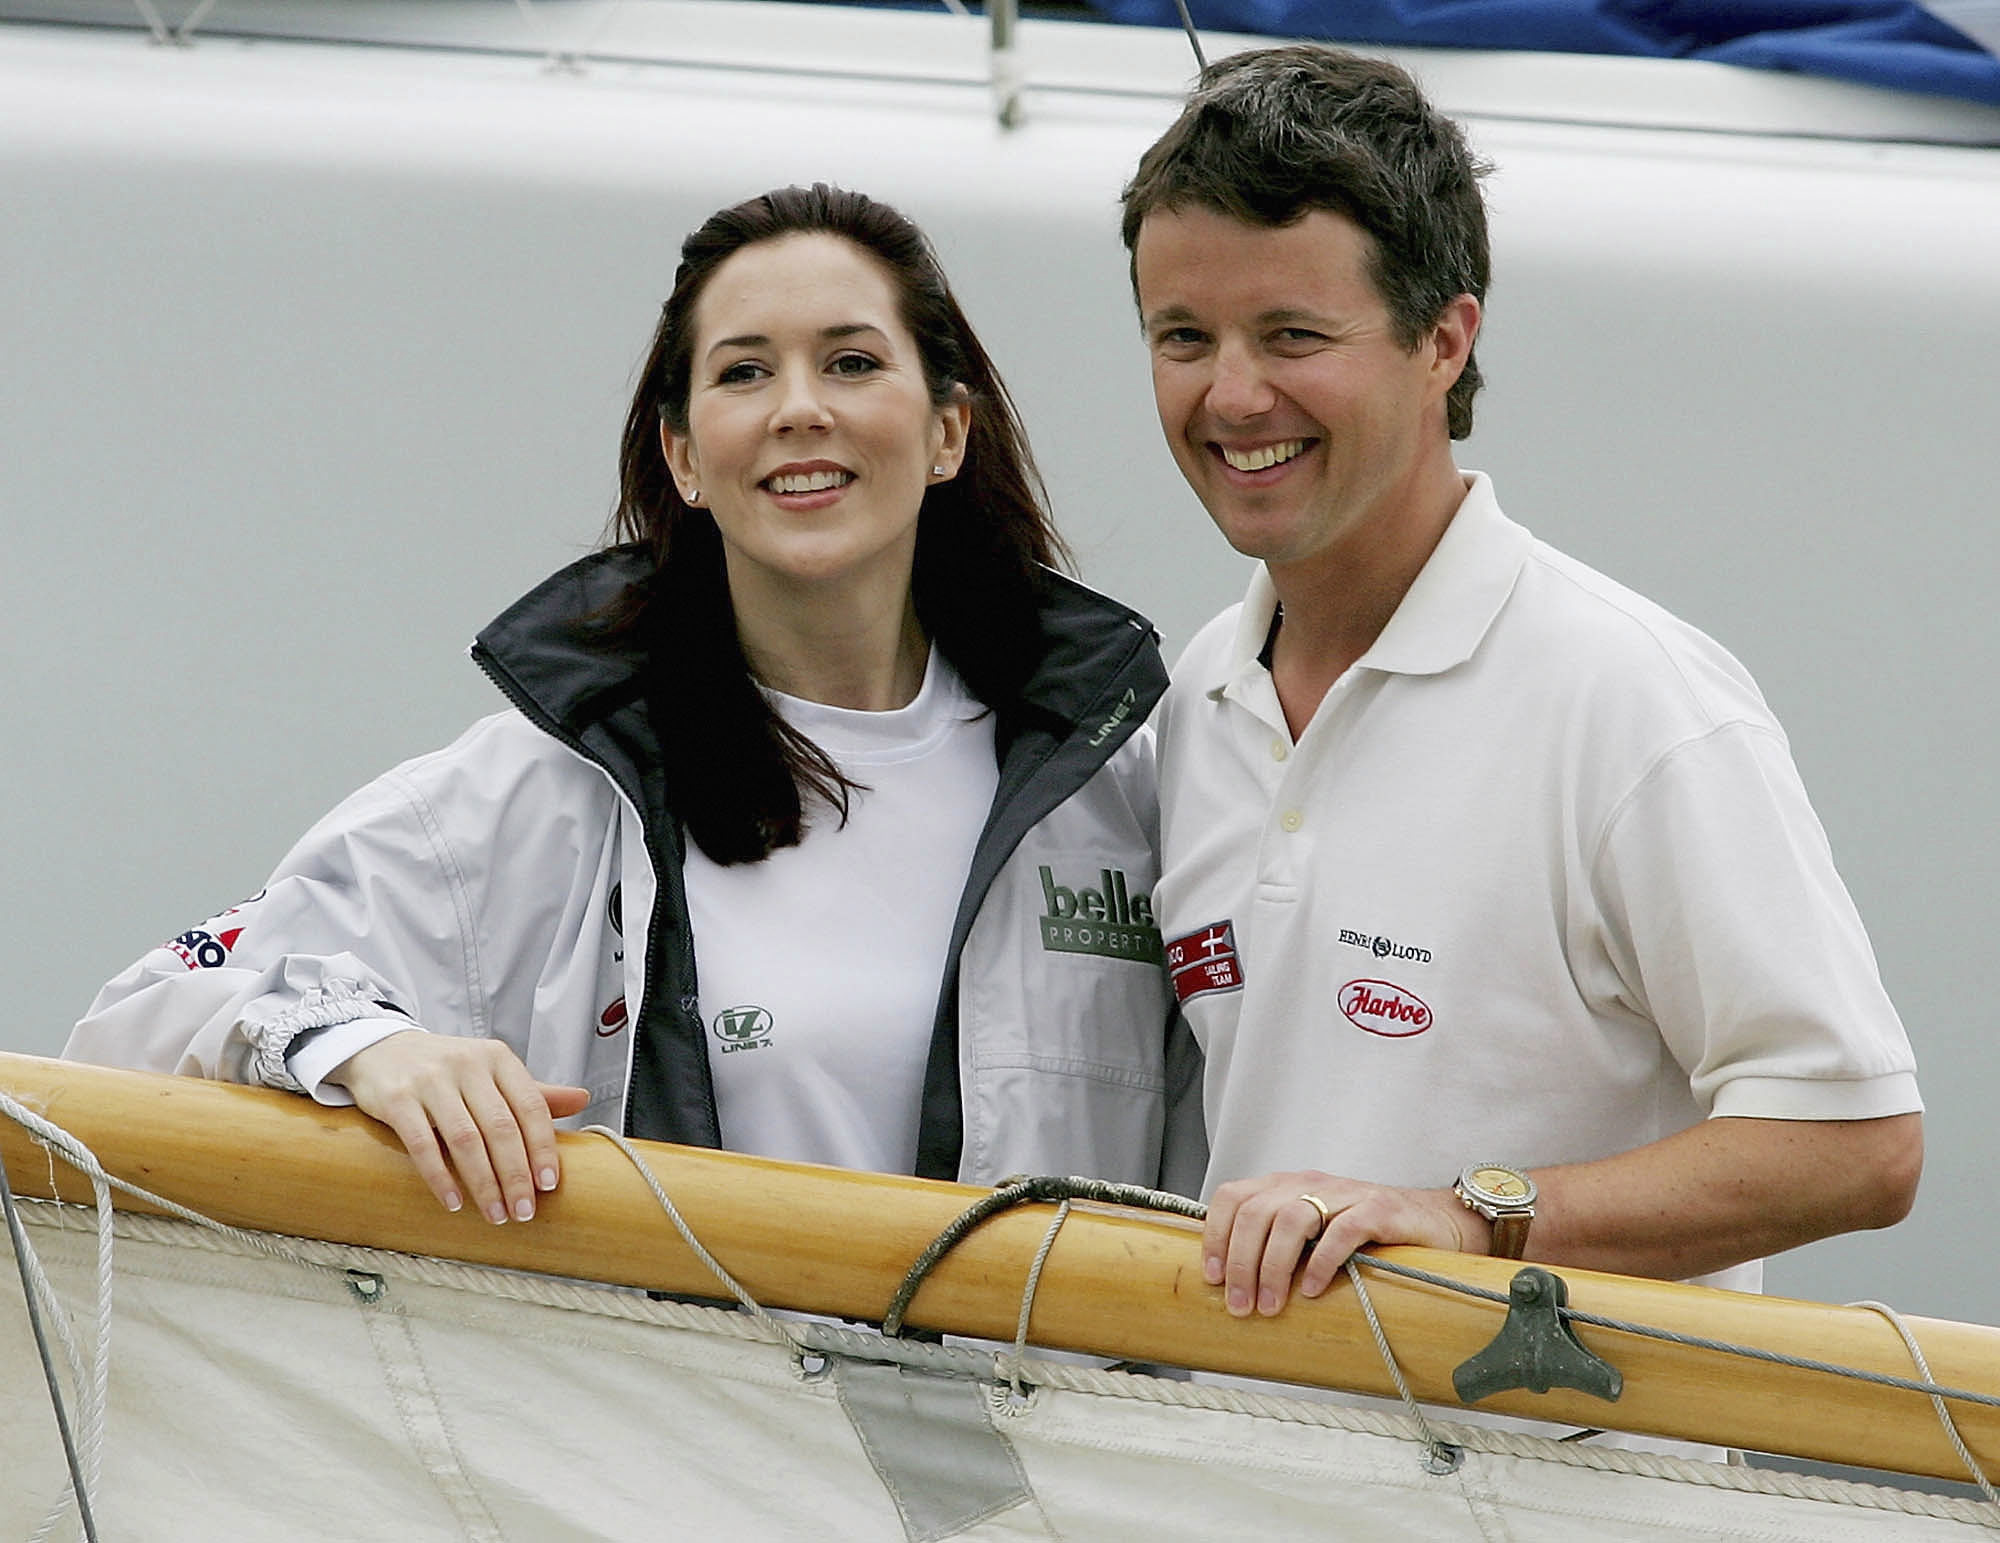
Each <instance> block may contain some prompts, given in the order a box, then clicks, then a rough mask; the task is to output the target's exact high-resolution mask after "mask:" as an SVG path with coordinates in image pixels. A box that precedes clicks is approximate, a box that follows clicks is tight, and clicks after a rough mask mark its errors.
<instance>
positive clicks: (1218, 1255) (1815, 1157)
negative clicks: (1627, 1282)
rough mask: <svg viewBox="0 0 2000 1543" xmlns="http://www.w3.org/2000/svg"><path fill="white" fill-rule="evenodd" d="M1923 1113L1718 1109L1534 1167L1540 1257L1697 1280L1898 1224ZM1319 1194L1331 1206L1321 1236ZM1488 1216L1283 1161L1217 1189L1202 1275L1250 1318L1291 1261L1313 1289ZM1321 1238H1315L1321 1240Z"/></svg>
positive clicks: (1452, 1236)
mask: <svg viewBox="0 0 2000 1543" xmlns="http://www.w3.org/2000/svg"><path fill="white" fill-rule="evenodd" d="M1923 1164H1924V1130H1923V1116H1922V1115H1919V1114H1895V1115H1884V1116H1882V1117H1881V1118H1878V1119H1870V1120H1769V1119H1751V1118H1749V1117H1747V1116H1732V1115H1721V1116H1717V1117H1715V1118H1712V1119H1707V1120H1703V1121H1702V1122H1701V1123H1700V1124H1699V1125H1693V1126H1690V1127H1688V1129H1686V1130H1684V1131H1678V1132H1676V1133H1675V1134H1674V1135H1671V1136H1666V1137H1663V1138H1661V1139H1660V1140H1658V1141H1653V1142H1648V1143H1647V1144H1646V1145H1645V1146H1642V1147H1634V1148H1633V1149H1632V1150H1631V1151H1629V1152H1620V1153H1619V1154H1618V1155H1617V1156H1615V1157H1604V1158H1599V1159H1597V1160H1596V1161H1594V1162H1587V1163H1569V1164H1560V1165H1558V1166H1555V1167H1550V1168H1544V1167H1541V1166H1537V1167H1535V1168H1534V1169H1533V1170H1532V1173H1531V1177H1532V1178H1533V1179H1534V1181H1535V1184H1536V1187H1537V1188H1538V1189H1539V1190H1540V1191H1541V1197H1540V1199H1539V1200H1538V1201H1537V1203H1536V1207H1535V1213H1536V1214H1535V1225H1534V1230H1533V1231H1532V1232H1531V1233H1530V1234H1529V1238H1528V1257H1530V1258H1532V1259H1538V1260H1541V1261H1543V1262H1544V1263H1554V1264H1567V1265H1574V1266H1576V1267H1578V1268H1579V1269H1586V1270H1610V1271H1614V1272H1616V1273H1617V1274H1620V1275H1646V1276H1651V1277H1653V1278H1654V1279H1656V1280H1686V1279H1688V1278H1689V1277H1690V1276H1695V1275H1706V1274H1708V1273H1709V1272H1710V1271H1712V1270H1722V1269H1727V1268H1728V1267H1729V1266H1731V1265H1735V1264H1740V1263H1742V1262H1743V1261H1744V1260H1746V1259H1762V1258H1764V1257H1765V1256H1767V1255H1770V1254H1775V1253H1780V1252H1782V1251H1783V1250H1785V1249H1788V1248H1796V1247H1798V1245H1799V1244H1801V1243H1810V1242H1812V1241H1813V1240H1814V1239H1815V1238H1824V1237H1831V1236H1832V1235H1833V1234H1835V1233H1838V1232H1852V1231H1854V1230H1856V1229H1857V1228H1862V1227H1887V1226H1891V1225H1893V1224H1894V1223H1896V1222H1898V1221H1900V1220H1902V1218H1903V1217H1904V1215H1905V1214H1907V1213H1908V1211H1909V1209H1910V1202H1911V1201H1912V1199H1914V1198H1915V1195H1916V1189H1917V1177H1918V1175H1919V1174H1920V1173H1921V1172H1922V1171H1923ZM1306 1195H1312V1196H1314V1197H1315V1198H1316V1199H1317V1200H1318V1201H1319V1203H1320V1204H1321V1205H1324V1206H1325V1207H1326V1209H1327V1213H1328V1220H1327V1223H1326V1229H1325V1231H1324V1232H1320V1231H1319V1230H1318V1229H1319V1226H1320V1217H1319V1211H1318V1208H1317V1207H1316V1206H1314V1204H1313V1203H1312V1202H1311V1201H1309V1200H1306V1199H1304V1198H1303V1197H1304V1196H1306ZM1492 1232H1493V1229H1492V1225H1491V1223H1489V1222H1487V1221H1486V1219H1485V1218H1484V1217H1481V1216H1478V1215H1476V1214H1475V1213H1474V1212H1472V1211H1469V1210H1467V1209H1466V1207H1465V1205H1464V1203H1463V1202H1461V1201H1460V1200H1459V1198H1458V1196H1457V1195H1455V1194H1453V1193H1452V1191H1450V1190H1449V1189H1392V1188H1390V1187H1388V1186H1387V1185H1381V1184H1361V1183H1357V1182H1356V1181H1354V1180H1352V1179H1342V1178H1337V1177H1335V1176H1334V1175H1332V1174H1326V1173H1317V1172H1306V1173H1274V1174H1270V1175H1268V1176H1266V1177H1264V1178H1261V1179H1238V1180H1236V1181H1234V1182H1232V1183H1229V1184H1224V1185H1223V1186H1222V1187H1221V1188H1220V1189H1218V1190H1216V1192H1215V1198H1214V1199H1213V1200H1211V1201H1210V1202H1209V1207H1208V1226H1207V1229H1206V1230H1205V1231H1204V1232H1203V1234H1202V1274H1203V1275H1204V1276H1205V1277H1206V1278H1207V1280H1208V1283H1209V1284H1210V1285H1211V1286H1223V1287H1225V1298H1224V1300H1225V1302H1226V1304H1227V1306H1228V1308H1229V1310H1230V1312H1232V1313H1235V1314H1237V1315H1238V1316H1239V1317H1241V1316H1243V1315H1245V1314H1247V1313H1249V1312H1251V1311H1252V1310H1253V1308H1254V1310H1255V1311H1257V1312H1260V1313H1275V1312H1276V1311H1277V1310H1278V1309H1279V1308H1280V1307H1282V1306H1284V1303H1285V1296H1286V1293H1287V1291H1288V1290H1289V1288H1290V1286H1291V1280H1292V1272H1293V1270H1294V1269H1296V1268H1297V1266H1298V1262H1299V1257H1300V1255H1301V1253H1302V1252H1303V1251H1304V1250H1305V1248H1306V1245H1307V1244H1308V1243H1312V1244H1313V1249H1312V1254H1311V1257H1310V1258H1308V1259H1307V1261H1306V1267H1305V1271H1304V1274H1303V1275H1302V1276H1301V1278H1300V1281H1299V1290H1300V1292H1301V1293H1302V1294H1303V1295H1305V1296H1309V1297H1316V1296H1318V1295H1319V1294H1320V1293H1321V1292H1323V1291H1324V1290H1326V1288H1327V1287H1328V1286H1329V1285H1330V1284H1331V1283H1332V1281H1333V1277H1334V1275H1335V1274H1336V1273H1337V1272H1338V1271H1339V1269H1340V1267H1341V1265H1342V1264H1344V1263H1345V1262H1346V1260H1347V1256H1348V1255H1349V1254H1351V1253H1353V1252H1354V1250H1355V1249H1357V1248H1361V1247H1364V1246H1366V1245H1367V1244H1370V1243H1383V1244H1389V1243H1415V1244H1420V1245H1422V1246H1424V1247H1427V1248H1449V1249H1457V1250H1458V1251H1459V1252H1461V1253H1469V1254H1484V1253H1486V1252H1488V1250H1489V1249H1490V1248H1491V1247H1492ZM1315 1239H1317V1241H1316V1242H1315V1241H1314V1240H1315Z"/></svg>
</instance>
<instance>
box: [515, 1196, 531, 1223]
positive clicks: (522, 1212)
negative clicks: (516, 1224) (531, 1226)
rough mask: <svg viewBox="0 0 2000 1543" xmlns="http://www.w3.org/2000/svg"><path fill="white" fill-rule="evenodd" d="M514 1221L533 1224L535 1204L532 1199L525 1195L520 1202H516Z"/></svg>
mask: <svg viewBox="0 0 2000 1543" xmlns="http://www.w3.org/2000/svg"><path fill="white" fill-rule="evenodd" d="M514 1219H515V1220H516V1221H523V1222H531V1221H533V1220H534V1219H535V1202H534V1200H533V1198H532V1197H530V1196H528V1195H523V1196H522V1197H521V1198H520V1199H519V1200H516V1201H515V1202H514Z"/></svg>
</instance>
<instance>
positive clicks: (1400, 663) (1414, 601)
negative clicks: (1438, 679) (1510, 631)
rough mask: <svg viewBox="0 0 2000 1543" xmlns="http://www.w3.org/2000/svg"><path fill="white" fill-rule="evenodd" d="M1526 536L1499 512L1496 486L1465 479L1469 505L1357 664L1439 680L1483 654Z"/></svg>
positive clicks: (1523, 554) (1482, 478)
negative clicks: (1484, 642) (1483, 644)
mask: <svg viewBox="0 0 2000 1543" xmlns="http://www.w3.org/2000/svg"><path fill="white" fill-rule="evenodd" d="M1529 539H1530V538H1529V536H1528V533H1527V532H1526V531H1525V530H1523V529H1522V528H1521V527H1520V526H1518V525H1516V524H1515V523H1514V522H1513V521H1512V520H1510V519H1508V518H1507V516H1506V515H1504V514H1502V513H1501V512H1500V503H1499V500H1498V499H1496V498H1495V497H1494V496H1493V480H1492V479H1491V478H1490V477H1488V476H1487V475H1486V474H1485V473H1484V472H1468V473H1467V474H1466V488H1465V499H1464V502H1462V503H1461V504H1459V506H1458V513H1456V514H1455V515H1453V516H1452V519H1451V523H1450V524H1449V525H1447V526H1446V527H1445V529H1444V535H1443V536H1442V537H1441V538H1440V539H1439V541H1438V544H1437V548H1436V550H1434V551H1433V552H1432V553H1431V555H1430V560H1429V561H1428V562H1426V563H1425V564H1424V566H1423V569H1422V571H1421V572H1419V573H1418V574H1417V579H1416V582H1415V583H1414V584H1412V585H1411V586H1410V589H1409V593H1408V594H1406V595H1404V596H1403V603H1402V604H1401V605H1399V606H1397V607H1396V614H1395V615H1393V616H1391V617H1390V618H1389V625H1388V626H1386V627H1384V628H1383V629H1382V635H1381V636H1380V637H1378V638H1377V639H1376V640H1375V641H1374V643H1373V644H1371V645H1370V647H1369V649H1368V652H1367V653H1365V654H1363V655H1362V656H1361V657H1360V658H1359V659H1358V660H1356V661H1355V662H1356V663H1357V664H1358V665H1359V666H1361V667H1362V668H1363V669H1369V670H1385V671H1387V672H1389V673H1390V674H1394V675H1442V674H1443V673H1444V672H1445V671H1446V670H1449V669H1451V668H1453V667H1454V666H1456V665H1461V664H1463V663H1465V661H1466V660H1468V659H1470V658H1471V657H1472V656H1473V654H1475V653H1476V652H1478V650H1479V645H1480V643H1481V641H1482V640H1484V638H1485V636H1486V633H1487V631H1488V629H1489V628H1491V627H1492V625H1493V622H1494V619H1495V618H1496V617H1497V616H1499V614H1500V608H1501V607H1502V606H1503V605H1505V604H1506V603H1507V597H1508V596H1509V595H1510V594H1512V593H1513V592H1514V581H1515V580H1516V579H1517V578H1519V577H1520V573H1521V565H1522V564H1523V563H1524V562H1526V561H1527V557H1528V543H1529Z"/></svg>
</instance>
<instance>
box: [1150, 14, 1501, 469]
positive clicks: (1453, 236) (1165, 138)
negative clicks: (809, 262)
mask: <svg viewBox="0 0 2000 1543" xmlns="http://www.w3.org/2000/svg"><path fill="white" fill-rule="evenodd" d="M1489 170H1490V168H1489V167H1488V165H1487V164H1486V162H1484V161H1482V160H1481V159H1480V158H1479V157H1478V156H1477V155H1475V154H1473V152H1472V148H1471V146H1470V145H1468V144H1467V143H1466V138H1465V134H1464V132H1463V130H1461V129H1460V128H1459V126H1458V125H1457V124H1456V123H1454V122H1452V120H1451V119H1449V118H1447V117H1446V116H1445V115H1444V114H1443V113H1441V112H1439V111H1438V110H1437V109H1436V108H1435V107H1433V106H1432V105H1431V103H1430V102H1429V101H1428V100H1427V99H1426V98H1425V96H1424V94H1423V91H1422V90H1421V89H1420V88H1419V87H1418V85H1417V83H1416V81H1415V80H1413V79H1412V78H1411V77H1410V75H1409V74H1408V72H1406V71H1405V70H1403V69H1401V68H1399V67H1398V66H1396V65H1394V64H1391V63H1389V62H1388V61H1387V60H1386V59H1372V58H1368V57H1367V56H1365V55H1362V54H1353V53H1348V52H1347V51H1346V50H1344V49H1339V48H1329V47H1325V46H1323V45H1321V44H1317V43H1293V44H1287V45H1285V46H1283V47H1278V48H1260V49H1256V50H1253V51H1251V52H1249V53H1242V54H1235V55H1232V56H1231V57H1230V58H1227V59H1224V60H1221V61H1219V62H1218V63H1215V64H1211V65H1210V66H1208V68H1207V69H1206V70H1204V71H1203V72H1202V76H1201V80H1200V81H1199V82H1198V83H1197V84H1196V86H1195V88H1194V90H1193V92H1192V93H1190V95H1189V96H1188V100H1187V105H1186V106H1185V107H1184V108H1183V109H1182V110H1181V115H1180V117H1179V118H1178V119H1176V120H1175V122H1174V124H1173V126H1172V127H1171V128H1169V129H1168V130H1167V131H1166V133H1164V134H1162V135H1161V136H1160V137H1159V139H1158V140H1156V141H1155V142H1154V144H1153V146H1152V148H1151V149H1149V150H1148V151H1147V152H1146V153H1145V154H1144V155H1143V156H1141V157H1140V159H1139V169H1138V170H1137V171H1136V172H1134V173H1133V175H1132V180H1131V182H1130V183H1129V184H1128V185H1127V186H1126V188H1125V191H1124V194H1123V202H1124V206H1125V218H1124V237H1125V250H1126V251H1127V252H1129V253H1131V254H1132V291H1133V294H1134V295H1135V296H1136V295H1137V294H1138V288H1139V282H1138V250H1139V230H1140V227H1141V226H1142V225H1144V224H1145V222H1146V216H1147V215H1149V214H1151V213H1153V212H1154V211H1155V210H1156V209H1166V210H1173V209H1183V208H1187V207H1189V206H1194V207H1197V208H1206V209H1212V210H1214V211H1215V212H1216V213H1218V214H1226V215H1228V216H1229V217H1230V218H1231V219H1236V220H1241V221H1243V223H1244V224H1246V225H1264V226H1284V225H1290V224H1292V223H1293V222H1294V221H1297V220H1300V219H1303V218H1304V217H1305V216H1306V215H1307V214H1308V213H1309V212H1311V211H1312V210H1314V209H1324V210H1328V211H1330V212H1332V213H1334V214H1340V215H1345V216H1346V217H1347V218H1348V219H1350V220H1352V221H1353V222H1354V223H1355V224H1356V225H1358V226H1360V227H1361V228H1362V230H1364V231H1366V232H1367V233H1368V235H1369V237H1370V241H1371V253H1370V268H1371V269H1372V276H1373V278H1374V280H1375V287H1376V289H1377V290H1378V291H1380V293H1381V295H1382V299H1383V300H1384V302H1385V303H1386V304H1387V306H1388V308H1389V319H1390V322H1391V324H1392V325H1393V326H1394V327H1395V329H1396V336H1397V338H1398V340H1399V341H1400V342H1401V343H1402V345H1403V347H1404V348H1405V349H1414V348H1416V347H1417V345H1418V344H1420V343H1421V342H1422V341H1423V340H1424V337H1425V335H1426V334H1427V333H1429V332H1430V330H1431V328H1433V327H1435V326H1436V325H1437V323H1438V318H1439V317H1440V316H1442V315H1443V314H1444V309H1445V307H1446V306H1448V305H1450V304H1451V302H1452V301H1453V300H1455V299H1457V298H1458V296H1460V295H1471V296H1472V297H1473V298H1474V299H1476V300H1479V301H1480V302H1482V303H1483V302H1484V301H1485V299H1486V286H1487V283H1488V281H1489V279H1490V278H1491V276H1492V258H1491V255H1490V252H1489V250H1488V245H1487V236H1486V204H1485V201H1484V199H1482V198H1481V197H1480V193H1479V179H1480V178H1481V177H1483V176H1484V175H1485V174H1486V173H1487V172H1488V171H1489ZM1480 384H1481V377H1480V374H1479V363H1478V360H1477V358H1476V356H1475V354H1474V353H1471V352H1468V353H1467V354H1466V356H1465V369H1464V370H1463V371H1462V372H1461V373H1460V375H1459V377H1458V380H1457V381H1456V382H1455V383H1454V384H1453V385H1452V388H1451V390H1450V392H1449V393H1448V394H1447V396H1446V398H1445V410H1446V418H1447V422H1448V426H1449V428H1450V431H1451V437H1452V438H1453V439H1464V438H1465V437H1466V436H1467V435H1468V434H1470V433H1471V432H1472V399H1473V397H1475V396H1476V395H1478V393H1479V387H1480Z"/></svg>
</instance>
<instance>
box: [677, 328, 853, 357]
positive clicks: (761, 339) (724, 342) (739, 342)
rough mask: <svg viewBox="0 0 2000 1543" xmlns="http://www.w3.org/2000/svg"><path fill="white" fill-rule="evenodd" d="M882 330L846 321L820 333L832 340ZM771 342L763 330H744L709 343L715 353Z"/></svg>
mask: <svg viewBox="0 0 2000 1543" xmlns="http://www.w3.org/2000/svg"><path fill="white" fill-rule="evenodd" d="M881 331H882V329H881V328H880V327H878V326H876V325H875V324H874V323H873V322H867V321H845V322H839V323H836V324H835V325H834V326H831V327H822V328H820V330H819V335H820V336H821V337H823V338H826V339H828V340H832V339H834V338H851V337H853V336H855V335H856V334H857V333H862V332H874V333H880V332H881ZM770 342H771V340H770V339H769V338H768V337H766V336H765V335H764V334H763V333H761V332H743V333H738V334H737V335H736V336H735V337H733V338H717V339H716V340H715V341H714V342H713V343H711V344H709V345H708V351H709V353H711V354H713V353H715V352H716V351H717V350H718V349H723V348H766V347H769V346H770Z"/></svg>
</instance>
